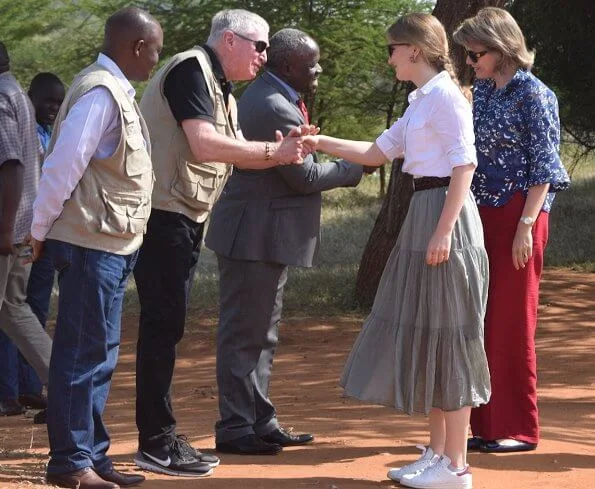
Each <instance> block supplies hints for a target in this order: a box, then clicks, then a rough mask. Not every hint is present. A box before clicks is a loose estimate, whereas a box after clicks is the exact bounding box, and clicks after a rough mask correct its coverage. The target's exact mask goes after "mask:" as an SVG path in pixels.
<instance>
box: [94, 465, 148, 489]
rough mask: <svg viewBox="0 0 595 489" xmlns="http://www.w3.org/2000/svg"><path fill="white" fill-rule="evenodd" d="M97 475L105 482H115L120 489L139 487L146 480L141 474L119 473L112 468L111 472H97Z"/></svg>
mask: <svg viewBox="0 0 595 489" xmlns="http://www.w3.org/2000/svg"><path fill="white" fill-rule="evenodd" d="M97 475H98V476H99V477H101V478H102V479H103V480H104V481H108V482H113V483H114V484H118V485H119V486H120V487H132V486H138V485H139V484H141V483H142V482H143V481H144V480H145V476H144V475H140V474H125V473H124V472H118V471H117V470H116V469H114V468H112V470H110V471H109V472H97Z"/></svg>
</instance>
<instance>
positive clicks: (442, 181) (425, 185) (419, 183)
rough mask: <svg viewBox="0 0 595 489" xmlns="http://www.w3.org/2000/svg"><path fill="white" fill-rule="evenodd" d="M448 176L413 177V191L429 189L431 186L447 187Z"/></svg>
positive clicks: (448, 183) (448, 182)
mask: <svg viewBox="0 0 595 489" xmlns="http://www.w3.org/2000/svg"><path fill="white" fill-rule="evenodd" d="M449 185H450V177H420V178H414V179H413V191H414V192H419V191H420V190H429V189H431V188H440V187H448V186H449Z"/></svg>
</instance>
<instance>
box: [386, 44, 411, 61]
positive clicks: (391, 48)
mask: <svg viewBox="0 0 595 489" xmlns="http://www.w3.org/2000/svg"><path fill="white" fill-rule="evenodd" d="M397 46H410V44H409V43H408V42H393V43H390V44H387V45H386V49H387V50H388V57H389V58H390V57H391V56H392V55H393V53H394V52H395V49H396V48H397Z"/></svg>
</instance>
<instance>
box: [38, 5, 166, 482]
mask: <svg viewBox="0 0 595 489" xmlns="http://www.w3.org/2000/svg"><path fill="white" fill-rule="evenodd" d="M162 46H163V33H162V31H161V27H160V25H159V23H158V22H157V21H156V20H155V19H154V18H153V17H152V16H151V15H149V14H148V13H147V12H145V11H143V10H141V9H138V8H133V7H128V8H124V9H122V10H119V11H117V12H116V13H114V14H113V15H112V16H110V17H109V19H107V22H106V24H105V35H104V42H103V47H102V49H101V53H100V54H99V56H98V57H97V61H96V62H94V63H93V64H92V65H90V66H88V67H87V68H85V69H84V70H83V71H81V72H80V73H79V74H78V75H77V76H76V78H75V79H74V81H73V82H72V85H71V87H70V89H69V90H68V93H67V94H66V98H65V100H64V103H63V105H62V108H61V109H60V112H59V114H58V117H57V118H56V122H55V127H54V133H53V135H52V139H51V141H50V145H49V147H48V155H47V158H46V160H45V163H44V166H43V176H42V178H41V182H40V186H39V194H38V197H37V199H36V201H35V204H34V216H33V224H32V227H31V234H32V245H33V257H34V259H35V258H38V257H39V256H40V253H41V252H42V249H43V251H45V252H47V253H48V255H49V256H50V258H51V260H52V262H53V264H54V267H55V268H56V270H57V271H58V285H59V301H58V318H57V321H56V331H55V335H54V346H53V350H52V359H51V365H50V382H49V386H48V414H47V426H48V435H49V442H50V460H49V463H48V466H47V474H46V480H47V482H48V483H49V484H54V485H57V486H60V487H70V488H78V489H91V488H93V489H114V488H118V487H120V486H124V487H126V486H132V485H136V484H139V483H141V482H142V481H143V480H144V477H143V476H141V475H136V474H125V473H122V472H119V471H117V470H116V469H115V468H114V466H113V463H112V461H111V460H110V458H109V457H108V455H107V451H108V449H109V445H110V437H109V434H108V431H107V427H106V426H105V423H104V421H103V419H102V415H103V411H104V408H105V404H106V401H107V397H108V394H109V389H110V383H111V378H112V374H113V371H114V367H115V365H116V362H117V357H118V347H119V344H120V320H121V312H122V300H123V297H124V292H125V290H126V284H127V281H128V276H129V275H130V273H131V272H132V269H133V268H134V264H135V262H136V257H137V254H138V248H139V247H140V245H141V243H142V239H143V232H144V230H145V226H146V223H147V219H148V216H149V212H150V201H151V190H152V185H153V172H152V165H151V158H150V150H151V147H150V142H149V135H148V132H147V128H146V125H145V123H144V120H143V118H142V115H141V113H140V110H139V109H138V106H137V104H136V102H135V100H134V95H135V90H134V88H133V87H132V85H131V84H130V81H129V80H138V81H140V80H146V79H148V78H149V76H150V73H151V71H152V69H153V67H154V66H155V65H156V64H157V61H158V60H159V53H160V52H161V49H162ZM65 176H68V178H65Z"/></svg>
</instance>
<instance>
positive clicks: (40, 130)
mask: <svg viewBox="0 0 595 489" xmlns="http://www.w3.org/2000/svg"><path fill="white" fill-rule="evenodd" d="M37 136H38V137H39V142H40V144H41V147H42V148H43V152H44V153H46V152H47V150H48V146H49V144H50V139H52V128H51V126H44V125H43V124H40V123H39V122H38V123H37Z"/></svg>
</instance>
